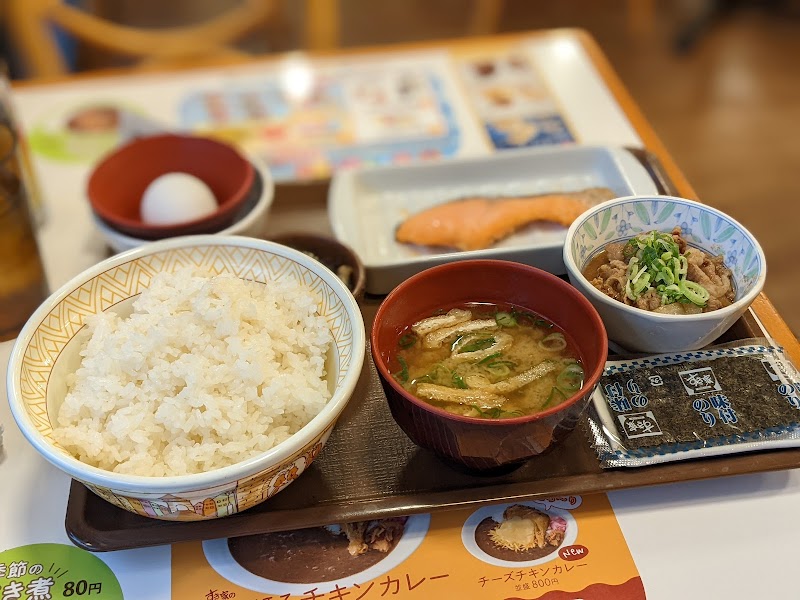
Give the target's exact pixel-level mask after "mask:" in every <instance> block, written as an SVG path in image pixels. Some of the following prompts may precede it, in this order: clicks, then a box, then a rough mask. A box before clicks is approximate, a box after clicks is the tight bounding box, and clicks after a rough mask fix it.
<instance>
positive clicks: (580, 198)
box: [395, 188, 616, 250]
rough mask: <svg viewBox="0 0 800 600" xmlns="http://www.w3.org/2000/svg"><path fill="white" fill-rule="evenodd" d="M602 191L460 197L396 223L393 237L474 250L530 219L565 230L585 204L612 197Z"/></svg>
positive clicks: (410, 242) (492, 241) (411, 242)
mask: <svg viewBox="0 0 800 600" xmlns="http://www.w3.org/2000/svg"><path fill="white" fill-rule="evenodd" d="M615 197H616V194H615V193H614V192H613V191H611V190H610V189H608V188H589V189H585V190H581V191H577V192H565V193H559V194H544V195H541V196H520V197H513V198H486V197H475V198H460V199H458V200H453V201H451V202H445V203H444V204H439V205H437V206H433V207H431V208H428V209H426V210H423V211H421V212H419V213H417V214H415V215H412V216H410V217H409V218H408V219H406V220H405V221H403V222H402V223H400V225H399V226H398V227H397V230H396V231H395V239H396V240H397V241H398V242H402V243H406V244H418V245H421V246H443V247H447V248H458V249H459V250H480V249H482V248H488V247H490V246H491V245H492V244H494V243H496V242H498V241H499V240H502V239H503V238H506V237H508V236H509V235H511V234H512V233H514V232H515V231H517V230H518V229H519V228H521V227H523V226H525V225H527V224H528V223H532V222H534V221H550V222H553V223H559V224H561V225H564V226H565V227H568V226H569V225H570V224H571V223H572V222H573V221H574V220H575V219H576V218H577V217H578V215H580V214H581V213H582V212H584V211H585V210H586V209H587V208H589V207H590V206H592V205H594V204H597V203H598V202H602V201H604V200H610V199H611V198H615Z"/></svg>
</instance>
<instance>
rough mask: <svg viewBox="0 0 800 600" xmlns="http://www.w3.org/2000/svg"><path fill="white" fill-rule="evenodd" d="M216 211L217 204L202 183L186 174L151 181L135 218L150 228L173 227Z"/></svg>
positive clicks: (164, 176)
mask: <svg viewBox="0 0 800 600" xmlns="http://www.w3.org/2000/svg"><path fill="white" fill-rule="evenodd" d="M216 210H217V200H216V198H215V197H214V192H212V191H211V188H209V187H208V186H207V185H206V184H205V182H203V181H202V180H201V179H198V178H197V177H195V176H194V175H189V174H188V173H166V174H164V175H161V176H159V177H157V178H155V179H154V180H153V181H152V182H151V183H150V185H148V186H147V189H146V190H145V191H144V194H142V203H141V204H140V206H139V214H140V215H141V217H142V221H143V222H145V223H147V224H150V225H175V224H178V223H187V222H189V221H194V220H196V219H201V218H203V217H205V216H208V215H210V214H212V213H214V212H215V211H216Z"/></svg>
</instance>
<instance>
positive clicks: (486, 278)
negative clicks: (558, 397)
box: [371, 260, 608, 475]
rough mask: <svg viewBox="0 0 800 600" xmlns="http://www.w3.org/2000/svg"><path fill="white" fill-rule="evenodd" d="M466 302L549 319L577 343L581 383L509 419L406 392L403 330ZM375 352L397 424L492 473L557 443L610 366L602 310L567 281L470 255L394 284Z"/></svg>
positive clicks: (467, 465)
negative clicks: (400, 356)
mask: <svg viewBox="0 0 800 600" xmlns="http://www.w3.org/2000/svg"><path fill="white" fill-rule="evenodd" d="M467 302H488V303H493V304H509V303H510V304H514V305H517V306H520V307H522V308H525V309H528V310H530V311H532V312H534V313H536V314H539V315H541V316H542V317H544V318H546V319H548V320H550V321H551V322H553V323H554V324H555V325H557V326H558V327H560V328H561V329H563V330H564V331H565V332H566V334H567V337H569V338H570V339H571V341H572V342H573V344H574V345H575V346H576V348H577V351H578V354H579V355H580V358H581V362H582V364H583V368H584V373H585V379H584V385H583V387H582V388H581V389H580V390H579V391H578V392H576V393H575V394H574V395H573V396H572V397H570V398H568V399H567V400H566V401H564V402H563V403H561V404H560V405H558V406H555V407H553V408H551V409H549V410H546V411H543V412H541V413H537V414H534V415H528V416H523V417H516V418H510V419H481V418H476V417H465V416H460V415H455V414H452V413H449V412H447V411H445V410H443V409H441V408H437V407H435V406H433V405H431V404H428V403H427V402H425V401H424V400H421V399H419V398H417V397H415V396H414V395H412V394H411V393H409V392H407V391H406V390H405V389H403V387H402V386H401V385H400V384H399V383H398V382H397V381H396V380H395V378H394V377H393V376H392V374H391V372H392V370H394V369H395V368H396V365H392V366H391V367H390V360H391V359H392V358H393V356H394V354H395V353H396V348H397V343H398V338H399V336H400V334H401V332H402V331H403V330H404V329H405V328H406V327H407V326H408V325H410V324H411V323H414V322H416V321H418V320H419V319H421V318H425V317H428V316H430V315H431V314H433V313H434V312H435V311H436V310H437V309H441V308H447V307H452V306H457V305H463V304H465V303H467ZM371 344H372V357H373V359H374V361H375V366H376V367H377V370H378V375H379V377H380V381H381V384H382V385H383V389H384V392H385V393H386V398H387V400H388V402H389V408H390V409H391V412H392V416H393V417H394V419H395V421H396V422H397V424H398V425H399V426H400V427H401V429H403V431H405V433H406V435H408V437H409V438H411V440H412V441H413V442H414V443H416V444H417V445H419V446H421V447H423V448H427V449H428V450H431V451H432V452H434V453H435V454H436V455H438V456H439V457H440V458H441V459H443V460H444V461H445V462H446V463H448V464H450V465H452V466H454V467H456V468H458V469H461V470H467V471H470V472H479V473H482V474H487V475H493V474H500V473H504V472H508V471H511V470H513V469H515V468H517V467H519V466H521V465H522V464H523V463H524V462H525V461H527V460H529V459H530V458H532V457H534V456H537V455H539V454H542V453H544V452H546V451H548V450H550V449H552V448H553V447H554V446H555V445H557V444H558V443H560V442H561V441H562V440H563V439H564V438H566V437H567V435H568V434H569V433H570V432H571V431H572V430H573V429H574V427H575V425H576V424H577V423H578V420H579V419H580V416H581V414H582V413H583V411H584V409H585V408H586V406H587V405H588V403H589V401H590V399H591V396H592V392H593V391H594V388H595V386H596V385H597V382H598V381H599V379H600V376H601V375H602V373H603V368H604V367H605V361H606V356H607V354H608V340H607V339H606V331H605V328H604V327H603V322H602V320H601V319H600V315H598V314H597V311H596V310H595V309H594V307H593V306H592V305H591V304H590V303H589V301H588V300H586V298H584V297H583V295H581V293H580V292H578V290H576V289H575V288H573V287H572V286H571V285H569V284H568V283H567V282H565V281H564V280H562V279H559V278H558V277H556V276H554V275H551V274H550V273H547V272H545V271H542V270H540V269H537V268H535V267H531V266H528V265H523V264H519V263H514V262H508V261H500V260H466V261H459V262H454V263H448V264H444V265H440V266H438V267H433V268H430V269H427V270H425V271H422V272H421V273H418V274H416V275H414V276H413V277H411V278H409V279H407V280H406V281H404V282H403V283H401V284H400V285H399V286H397V287H396V288H395V289H394V290H393V291H392V292H391V293H390V294H389V295H388V296H387V297H386V299H385V300H384V301H383V303H382V304H381V306H380V308H379V309H378V312H377V314H376V316H375V324H374V325H373V328H372V335H371Z"/></svg>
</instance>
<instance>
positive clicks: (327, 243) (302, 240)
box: [269, 232, 367, 301]
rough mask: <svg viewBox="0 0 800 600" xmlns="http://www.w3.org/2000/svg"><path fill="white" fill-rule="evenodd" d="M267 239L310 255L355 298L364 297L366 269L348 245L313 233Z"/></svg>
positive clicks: (292, 234) (281, 235) (276, 236)
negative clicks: (333, 275) (331, 273)
mask: <svg viewBox="0 0 800 600" xmlns="http://www.w3.org/2000/svg"><path fill="white" fill-rule="evenodd" d="M269 239H270V241H273V242H277V243H278V244H282V245H284V246H288V247H289V248H294V249H295V250H300V251H301V252H305V253H306V254H308V255H310V256H311V257H312V258H314V259H316V260H318V261H319V262H321V263H322V264H323V265H325V266H326V267H328V268H329V269H330V270H331V271H333V272H334V273H336V275H338V277H339V279H341V280H342V281H344V283H345V285H346V286H347V288H348V289H349V290H350V291H351V292H352V293H353V296H355V299H356V300H358V301H361V300H362V299H363V298H364V284H365V283H366V278H367V275H366V271H365V270H364V265H363V263H362V262H361V259H359V258H358V255H357V254H356V253H355V252H353V250H352V248H350V247H349V246H346V245H345V244H342V243H341V242H339V241H337V240H335V239H333V238H331V237H327V236H324V235H317V234H314V233H299V232H298V233H281V234H279V235H275V236H272V237H270V238H269Z"/></svg>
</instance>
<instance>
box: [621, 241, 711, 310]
mask: <svg viewBox="0 0 800 600" xmlns="http://www.w3.org/2000/svg"><path fill="white" fill-rule="evenodd" d="M622 253H623V256H624V257H625V258H629V259H630V260H629V262H628V271H627V274H626V275H627V279H626V282H625V295H626V296H627V297H628V298H629V299H630V300H633V301H636V300H638V299H639V298H640V297H641V296H642V295H643V294H645V293H647V292H648V291H650V290H655V291H656V293H657V294H658V295H659V296H660V298H661V303H662V304H672V303H673V302H692V303H693V304H696V305H698V306H705V304H706V302H707V301H708V298H709V294H708V291H707V290H706V289H705V288H704V287H703V286H701V285H700V284H698V283H695V282H693V281H689V280H687V279H686V273H687V271H688V268H689V262H688V260H687V259H686V256H685V255H683V254H681V253H680V248H679V246H678V243H677V242H676V241H675V240H674V239H673V237H672V235H670V234H668V233H661V232H658V231H650V232H648V233H642V234H639V235H637V236H636V237H635V238H633V239H632V240H630V241H629V242H628V243H627V244H626V245H625V247H624V248H623V250H622Z"/></svg>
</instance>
